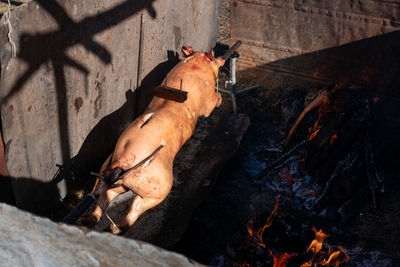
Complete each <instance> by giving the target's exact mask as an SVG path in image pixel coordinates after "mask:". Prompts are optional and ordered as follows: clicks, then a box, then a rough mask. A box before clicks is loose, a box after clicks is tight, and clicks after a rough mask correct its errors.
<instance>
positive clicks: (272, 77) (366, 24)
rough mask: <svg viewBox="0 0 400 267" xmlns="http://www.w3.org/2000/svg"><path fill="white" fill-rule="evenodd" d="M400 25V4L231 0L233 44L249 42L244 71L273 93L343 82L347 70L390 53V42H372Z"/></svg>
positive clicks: (244, 50) (243, 59) (240, 64)
mask: <svg viewBox="0 0 400 267" xmlns="http://www.w3.org/2000/svg"><path fill="white" fill-rule="evenodd" d="M399 25H400V1H371V0H361V1H347V0H334V1H318V0H305V1H298V0H278V1H271V0H231V43H232V44H233V43H234V42H235V41H237V40H242V42H243V43H242V47H241V49H240V51H241V57H240V58H239V60H238V70H239V71H242V72H245V73H246V75H247V76H250V77H251V78H252V79H253V80H254V82H256V81H258V82H260V83H261V84H263V85H265V86H267V87H268V86H271V85H274V86H279V85H284V84H285V81H287V80H288V79H291V80H302V81H311V82H318V83H332V82H337V81H338V80H340V79H341V78H339V77H340V72H341V71H342V70H343V68H344V69H346V68H350V69H352V68H353V69H354V66H358V67H360V66H362V65H364V66H366V65H368V62H369V61H370V60H371V58H368V56H367V55H369V56H370V57H371V56H372V57H376V56H375V55H374V53H375V52H377V51H378V52H381V53H382V52H383V53H385V51H386V50H387V45H385V44H384V43H385V42H386V39H385V41H380V39H379V40H378V41H376V43H377V44H373V45H370V44H369V43H368V42H369V40H372V39H373V38H374V37H382V36H384V35H386V34H388V33H391V32H395V31H398V29H399ZM391 38H392V39H393V38H395V37H394V36H393V37H390V38H389V39H391ZM396 38H398V36H396ZM373 40H377V38H375V39H373ZM373 40H372V41H371V42H373ZM363 41H366V42H363ZM371 42H370V43H371ZM365 44H366V45H365ZM392 44H393V42H392ZM372 47H374V50H372V51H371V48H372ZM336 48H338V49H336ZM389 48H390V49H392V50H393V48H391V47H389ZM335 49H336V50H335ZM361 51H362V53H361ZM328 66H330V67H328ZM326 69H329V71H326ZM246 70H249V71H246ZM250 70H251V71H250ZM350 71H351V70H350ZM353 71H356V70H353ZM244 76H245V75H242V77H244Z"/></svg>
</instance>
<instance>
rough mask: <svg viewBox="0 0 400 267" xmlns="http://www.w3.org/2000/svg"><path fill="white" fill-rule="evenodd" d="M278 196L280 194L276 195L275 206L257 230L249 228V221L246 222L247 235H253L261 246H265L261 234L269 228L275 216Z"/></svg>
mask: <svg viewBox="0 0 400 267" xmlns="http://www.w3.org/2000/svg"><path fill="white" fill-rule="evenodd" d="M279 197H280V195H277V196H276V200H275V207H274V209H273V210H272V212H271V214H270V215H269V216H268V218H267V222H266V224H265V225H264V226H263V227H261V228H260V229H258V230H257V231H254V230H253V229H252V228H251V221H250V222H249V223H248V224H247V232H248V233H249V236H252V237H255V238H256V239H257V241H258V244H259V245H260V246H262V247H263V248H265V243H264V240H263V238H262V236H263V234H264V231H265V229H267V228H269V227H270V226H271V224H272V222H273V220H274V219H275V217H276V213H277V211H278V207H279Z"/></svg>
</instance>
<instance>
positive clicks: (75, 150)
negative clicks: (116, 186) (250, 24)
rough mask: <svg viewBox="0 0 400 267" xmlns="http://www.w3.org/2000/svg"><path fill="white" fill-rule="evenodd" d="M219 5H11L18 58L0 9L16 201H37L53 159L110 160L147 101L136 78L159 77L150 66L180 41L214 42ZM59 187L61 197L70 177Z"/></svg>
mask: <svg viewBox="0 0 400 267" xmlns="http://www.w3.org/2000/svg"><path fill="white" fill-rule="evenodd" d="M219 6H220V1H200V0H192V1H183V0H179V1H173V0H166V1H159V0H158V1H155V0H139V1H138V0H125V1H123V0H100V1H94V2H93V1H76V0H65V1H64V0H62V1H61V0H58V1H56V0H54V1H45V0H34V1H31V2H29V3H27V4H24V5H22V6H20V7H18V8H16V9H14V10H13V11H12V13H11V24H12V27H13V31H12V32H11V38H12V40H13V42H14V43H15V44H16V49H17V50H16V54H17V57H15V58H11V47H10V43H9V42H8V38H7V32H8V31H7V27H6V25H5V23H4V21H5V17H3V18H2V21H1V28H0V55H1V84H0V85H1V90H0V97H1V99H3V100H4V98H5V97H7V99H6V100H5V101H4V102H3V103H2V105H1V117H2V129H3V134H4V142H5V144H6V159H7V165H8V170H9V174H10V176H12V177H14V178H13V181H14V182H13V186H14V193H15V196H16V198H17V203H18V204H20V205H22V204H23V203H25V204H26V203H28V204H29V205H31V206H35V205H36V206H38V205H37V203H35V197H37V196H38V195H40V194H41V195H43V194H46V192H44V191H45V190H43V188H45V187H46V188H47V186H48V185H49V184H50V183H49V182H50V181H51V180H52V178H53V177H54V176H55V175H56V174H57V171H58V167H56V164H60V165H64V167H68V166H69V165H70V164H73V161H71V159H74V160H75V162H77V161H78V162H83V161H86V162H88V164H89V163H90V162H92V164H93V162H96V160H97V161H98V162H100V161H101V160H104V157H105V154H106V153H110V152H111V149H112V147H113V145H114V143H115V141H116V138H117V137H118V136H119V134H120V132H121V131H122V129H123V128H124V127H126V126H127V124H128V123H129V122H130V121H132V119H133V118H134V116H135V110H137V108H136V107H137V106H139V105H144V104H145V103H144V102H145V101H144V100H142V98H141V97H140V95H136V96H134V92H135V90H136V89H135V88H136V85H137V84H138V85H139V86H141V81H142V80H143V81H148V80H153V83H154V82H155V81H156V80H154V79H153V78H152V77H153V76H154V75H153V76H151V75H150V74H154V72H157V71H159V69H160V68H161V67H160V65H161V64H160V63H162V62H165V61H166V60H167V59H168V58H175V56H176V55H177V54H176V53H179V54H180V47H181V46H182V45H184V44H191V45H192V46H193V47H194V48H195V49H199V50H206V49H208V48H209V47H210V45H212V44H214V43H215V40H216V33H217V28H216V25H217V19H218V11H219ZM142 15H143V16H142ZM141 17H142V20H143V21H142V22H143V27H142V33H143V34H142V48H143V49H142V50H141V64H140V70H138V57H139V43H140V19H141ZM168 51H169V52H168ZM168 55H169V57H168ZM138 71H139V74H140V75H138ZM149 75H150V76H149ZM137 77H139V82H137ZM158 79H159V78H158ZM101 158H103V159H101ZM81 165H82V164H81ZM80 167H82V166H80ZM68 175H71V176H72V175H74V173H73V172H72V173H68ZM68 175H67V176H68ZM26 179H28V180H29V181H30V182H22V181H24V180H26ZM33 181H35V182H33ZM49 186H50V187H53V186H55V185H53V184H50V185H49ZM58 187H59V189H60V192H61V195H62V196H64V195H65V192H66V190H67V189H68V185H67V184H65V182H63V181H61V182H60V183H58Z"/></svg>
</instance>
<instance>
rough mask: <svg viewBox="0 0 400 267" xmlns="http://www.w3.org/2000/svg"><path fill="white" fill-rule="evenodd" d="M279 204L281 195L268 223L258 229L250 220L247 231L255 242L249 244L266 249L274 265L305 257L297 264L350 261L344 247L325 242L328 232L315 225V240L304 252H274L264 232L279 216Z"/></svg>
mask: <svg viewBox="0 0 400 267" xmlns="http://www.w3.org/2000/svg"><path fill="white" fill-rule="evenodd" d="M278 206H279V195H278V196H277V198H276V203H275V207H274V209H273V211H272V212H271V214H270V215H269V216H268V218H267V220H266V223H265V224H264V225H263V226H262V227H261V228H259V229H258V230H255V229H253V227H252V224H253V222H252V221H249V223H248V224H247V232H248V234H249V238H250V239H251V240H252V241H255V243H254V242H250V243H249V244H257V245H258V246H260V247H262V248H263V249H264V250H266V251H267V252H268V254H269V255H270V256H272V257H273V266H274V267H286V266H290V261H291V260H292V259H295V258H297V259H303V260H304V262H303V263H301V265H300V264H299V262H298V260H296V262H297V263H296V265H299V266H301V267H314V266H315V267H316V266H340V264H342V263H345V262H348V261H349V256H348V254H347V252H346V250H345V249H344V248H342V247H341V246H338V247H337V248H335V247H332V246H330V245H329V244H328V243H326V242H325V239H326V238H327V237H328V235H327V234H326V233H324V232H323V231H322V229H320V230H316V228H315V227H313V228H312V230H313V231H314V233H315V237H314V240H312V241H311V244H310V245H309V246H308V248H307V249H305V251H304V252H303V253H302V254H298V253H294V252H274V251H273V249H270V248H268V245H267V243H268V240H265V239H264V237H263V236H264V232H265V231H266V230H268V229H269V228H270V226H271V224H272V223H273V221H274V218H275V217H276V216H277V212H278ZM237 266H240V267H247V266H251V264H249V263H247V262H244V263H240V264H237Z"/></svg>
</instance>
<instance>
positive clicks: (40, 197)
mask: <svg viewBox="0 0 400 267" xmlns="http://www.w3.org/2000/svg"><path fill="white" fill-rule="evenodd" d="M0 181H1V184H0V185H1V189H0V190H1V191H0V192H1V198H0V202H4V203H7V204H10V205H16V203H15V200H14V198H13V194H12V189H11V183H12V184H13V185H19V184H23V185H24V186H23V187H19V188H20V189H22V188H24V189H25V190H26V191H29V192H26V194H28V195H30V196H31V198H30V201H25V202H24V203H18V204H17V205H16V207H17V208H19V209H21V210H25V211H28V212H31V213H34V214H36V215H40V216H46V217H49V218H57V217H58V214H57V212H58V211H62V210H65V209H66V207H64V205H63V203H62V202H61V200H60V197H59V195H58V189H57V184H56V183H53V182H48V183H45V182H41V181H39V180H37V179H36V178H33V177H18V178H17V177H9V176H0ZM3 185H6V187H3ZM32 192H35V194H32ZM19 193H21V194H24V192H19Z"/></svg>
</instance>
